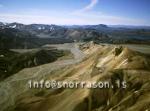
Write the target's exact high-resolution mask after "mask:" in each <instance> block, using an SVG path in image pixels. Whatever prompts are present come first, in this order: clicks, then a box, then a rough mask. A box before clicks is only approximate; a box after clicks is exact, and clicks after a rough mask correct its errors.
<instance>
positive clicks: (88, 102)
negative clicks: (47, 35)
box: [7, 43, 150, 111]
mask: <svg viewBox="0 0 150 111" xmlns="http://www.w3.org/2000/svg"><path fill="white" fill-rule="evenodd" d="M80 49H81V50H82V51H83V52H84V53H85V55H86V56H85V58H84V59H83V60H82V61H81V62H79V63H74V64H71V65H67V66H64V67H60V68H59V69H57V70H53V71H52V72H50V74H48V75H45V76H43V78H45V79H54V80H59V81H60V80H65V81H67V80H68V81H69V80H72V81H73V80H74V81H89V82H92V81H109V82H110V83H111V85H113V86H114V87H110V88H103V89H90V88H89V89H88V88H85V89H82V88H76V89H47V90H46V89H41V90H40V89H37V90H36V89H30V90H27V91H25V92H24V93H21V94H20V95H18V97H17V100H16V102H15V105H13V106H12V107H9V108H8V109H7V111H9V110H10V111H148V110H150V59H149V57H150V56H148V55H145V54H142V53H139V52H135V51H132V50H130V49H128V48H126V47H118V46H108V45H103V46H101V45H95V44H92V43H90V44H84V45H81V46H80ZM47 70H48V69H47ZM117 80H119V81H121V82H123V81H125V82H127V87H126V88H117V86H116V84H115V81H117Z"/></svg>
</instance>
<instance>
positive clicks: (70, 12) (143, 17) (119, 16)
mask: <svg viewBox="0 0 150 111" xmlns="http://www.w3.org/2000/svg"><path fill="white" fill-rule="evenodd" d="M149 13H150V0H0V21H2V22H20V23H25V24H31V23H42V24H58V25H85V24H89V25H93V24H108V25H150V21H149V20H150V14H149Z"/></svg>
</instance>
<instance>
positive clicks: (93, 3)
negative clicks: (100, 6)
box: [82, 0, 98, 11]
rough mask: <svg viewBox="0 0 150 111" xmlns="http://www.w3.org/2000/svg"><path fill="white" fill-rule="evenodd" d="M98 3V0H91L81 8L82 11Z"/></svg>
mask: <svg viewBox="0 0 150 111" xmlns="http://www.w3.org/2000/svg"><path fill="white" fill-rule="evenodd" d="M97 3H98V0H91V3H90V4H89V5H87V6H86V7H84V8H83V9H82V10H83V11H88V10H91V9H92V8H93V7H94V6H95V5H96V4H97Z"/></svg>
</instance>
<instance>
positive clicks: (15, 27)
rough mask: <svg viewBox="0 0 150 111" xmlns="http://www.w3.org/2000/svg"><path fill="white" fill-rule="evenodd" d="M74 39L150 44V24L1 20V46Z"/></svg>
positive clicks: (29, 44)
mask: <svg viewBox="0 0 150 111" xmlns="http://www.w3.org/2000/svg"><path fill="white" fill-rule="evenodd" d="M74 41H94V42H96V43H117V44H118V43H119V44H120V43H138V44H139V43H140V44H141V43H142V44H149V43H150V27H146V26H141V27H140V26H123V25H118V26H117V25H116V26H108V25H104V24H98V25H72V26H58V25H53V24H52V25H46V24H29V25H25V24H21V23H16V22H14V23H3V22H0V48H33V47H39V46H41V45H44V44H52V43H66V42H74Z"/></svg>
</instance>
